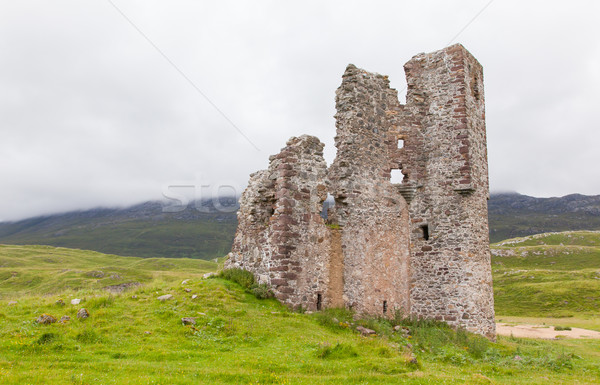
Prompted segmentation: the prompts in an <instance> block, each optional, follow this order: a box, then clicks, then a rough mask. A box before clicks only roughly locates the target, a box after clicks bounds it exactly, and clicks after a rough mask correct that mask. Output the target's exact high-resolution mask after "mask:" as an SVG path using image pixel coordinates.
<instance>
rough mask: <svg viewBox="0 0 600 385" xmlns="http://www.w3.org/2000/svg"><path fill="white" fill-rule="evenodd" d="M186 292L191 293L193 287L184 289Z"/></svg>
mask: <svg viewBox="0 0 600 385" xmlns="http://www.w3.org/2000/svg"><path fill="white" fill-rule="evenodd" d="M183 290H184V291H185V292H186V293H190V292H191V291H192V289H188V288H187V287H186V288H185V289H183Z"/></svg>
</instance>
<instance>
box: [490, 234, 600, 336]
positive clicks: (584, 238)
mask: <svg viewBox="0 0 600 385" xmlns="http://www.w3.org/2000/svg"><path fill="white" fill-rule="evenodd" d="M491 248H492V255H493V257H492V271H493V276H494V298H495V303H496V313H497V314H499V315H502V316H520V317H551V318H561V317H562V318H564V317H574V316H577V317H579V318H582V317H583V318H587V319H593V318H597V317H598V316H600V233H599V232H591V231H579V232H564V233H548V234H540V235H534V236H528V237H524V238H515V239H511V240H506V241H503V242H499V243H496V244H494V245H492V247H491ZM595 329H597V330H600V321H599V322H597V324H596V327H595Z"/></svg>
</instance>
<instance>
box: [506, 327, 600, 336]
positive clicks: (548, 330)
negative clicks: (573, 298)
mask: <svg viewBox="0 0 600 385" xmlns="http://www.w3.org/2000/svg"><path fill="white" fill-rule="evenodd" d="M496 333H497V334H499V335H501V336H511V335H512V336H514V337H518V338H542V339H554V338H556V337H557V336H563V338H600V332H597V331H594V330H588V329H580V328H571V330H554V326H548V325H530V324H519V325H516V324H506V323H497V324H496Z"/></svg>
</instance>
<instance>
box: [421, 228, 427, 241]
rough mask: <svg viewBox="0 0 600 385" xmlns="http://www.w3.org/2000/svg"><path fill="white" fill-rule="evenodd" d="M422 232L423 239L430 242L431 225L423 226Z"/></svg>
mask: <svg viewBox="0 0 600 385" xmlns="http://www.w3.org/2000/svg"><path fill="white" fill-rule="evenodd" d="M421 231H423V239H424V240H426V241H428V240H429V225H423V226H421Z"/></svg>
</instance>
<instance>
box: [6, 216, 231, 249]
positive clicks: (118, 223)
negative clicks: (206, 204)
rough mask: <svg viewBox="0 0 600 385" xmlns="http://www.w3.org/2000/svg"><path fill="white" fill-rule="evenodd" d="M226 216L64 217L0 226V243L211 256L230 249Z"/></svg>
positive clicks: (229, 232) (229, 221)
mask: <svg viewBox="0 0 600 385" xmlns="http://www.w3.org/2000/svg"><path fill="white" fill-rule="evenodd" d="M165 215H166V214H165ZM230 216H231V215H230ZM226 218H227V219H228V220H226V221H222V222H219V221H218V216H217V215H213V214H206V215H204V216H200V215H197V217H195V219H194V220H182V219H177V218H168V217H165V218H162V219H153V218H149V219H129V218H126V219H122V218H115V219H113V220H111V219H110V218H109V219H106V218H102V219H97V218H84V219H79V220H77V221H73V222H69V221H67V220H65V221H64V222H57V223H51V224H48V225H47V226H41V225H40V226H32V228H31V229H27V230H24V231H20V232H16V233H15V234H9V235H3V234H1V232H0V243H5V244H17V245H32V244H35V245H39V244H43V245H50V246H57V247H69V248H77V249H87V250H96V251H99V252H102V253H108V254H118V255H125V256H129V255H131V256H136V257H146V258H151V257H161V258H198V259H205V260H210V259H213V258H217V257H220V256H223V255H225V254H227V253H228V252H229V250H230V249H231V243H232V242H233V235H234V233H235V228H236V221H235V216H233V217H232V218H229V217H226ZM5 226H8V225H7V224H5ZM0 227H1V224H0Z"/></svg>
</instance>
